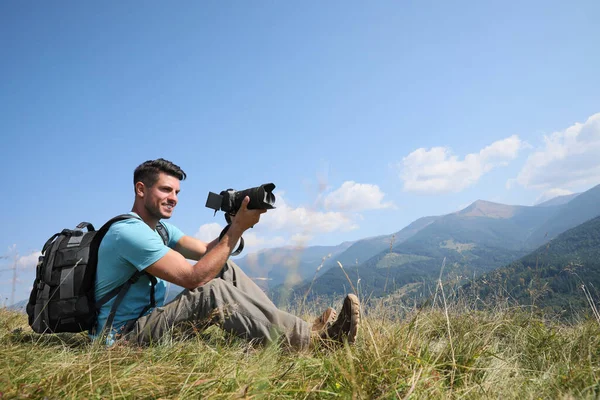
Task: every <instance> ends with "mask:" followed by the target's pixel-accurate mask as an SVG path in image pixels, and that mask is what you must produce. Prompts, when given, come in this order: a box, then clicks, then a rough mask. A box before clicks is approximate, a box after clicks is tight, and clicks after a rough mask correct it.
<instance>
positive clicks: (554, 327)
mask: <svg viewBox="0 0 600 400" xmlns="http://www.w3.org/2000/svg"><path fill="white" fill-rule="evenodd" d="M440 295H442V294H440ZM367 311H368V312H367V313H365V315H364V318H363V321H364V324H363V326H362V330H361V335H360V337H359V340H358V342H357V344H356V345H355V346H353V347H348V346H345V347H341V348H339V349H336V350H333V351H332V350H322V349H315V350H313V351H311V352H309V353H305V354H296V353H289V352H286V351H283V350H281V349H280V348H279V347H278V346H267V347H253V346H251V345H249V344H248V343H246V342H244V341H241V340H238V339H236V338H231V337H229V336H227V335H226V334H224V333H222V332H221V331H219V330H218V329H216V328H210V329H209V330H208V331H206V332H203V333H199V334H198V335H196V336H195V337H194V338H193V339H191V340H186V341H182V340H176V339H175V340H173V341H172V342H171V343H167V344H162V345H156V346H152V347H148V348H139V347H131V346H118V347H113V348H109V349H106V348H104V347H102V346H99V345H98V344H92V343H89V342H88V341H87V338H86V336H85V335H44V336H41V335H37V334H34V333H33V332H32V331H31V330H30V329H29V327H28V326H27V324H26V318H25V316H24V315H22V314H17V313H14V312H10V311H7V310H5V309H1V310H0V370H1V371H2V375H1V377H0V392H1V393H2V394H1V395H0V397H1V398H3V399H4V398H77V399H81V398H169V399H172V398H193V399H196V398H217V399H218V398H274V399H275V398H276V399H281V398H302V399H311V398H361V399H378V398H408V397H410V398H414V399H430V398H502V399H520V400H521V399H538V398H558V399H560V398H564V399H569V398H598V396H600V383H599V381H600V326H599V324H598V323H597V321H596V320H595V319H594V318H590V319H586V320H582V321H580V322H579V323H576V324H572V325H565V324H561V323H559V322H556V321H549V320H544V319H541V318H538V317H533V318H532V316H531V313H529V312H524V311H521V310H520V309H518V308H515V309H501V308H498V309H496V310H494V311H487V312H482V311H476V310H473V309H470V308H469V307H468V306H466V305H464V304H447V306H446V307H445V308H444V307H440V308H425V309H421V310H417V309H412V310H407V311H406V312H405V315H404V316H403V318H401V319H398V318H397V316H395V315H390V309H389V308H387V307H386V306H385V305H383V303H379V305H374V306H373V308H372V309H369V310H367Z"/></svg>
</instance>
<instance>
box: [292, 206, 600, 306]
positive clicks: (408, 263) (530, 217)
mask: <svg viewBox="0 0 600 400" xmlns="http://www.w3.org/2000/svg"><path fill="white" fill-rule="evenodd" d="M583 195H584V194H582V195H581V196H583ZM578 198H579V196H578V197H576V198H575V199H574V200H572V201H575V200H577V199H578ZM584 198H585V197H584ZM569 204H570V203H566V204H563V205H554V206H552V205H545V206H515V205H506V204H499V203H493V202H489V201H484V200H477V201H475V202H473V203H472V204H471V205H469V206H468V207H466V208H464V209H463V210H460V211H458V212H455V213H452V214H448V215H444V216H440V217H435V218H432V219H430V220H428V221H427V224H424V226H422V227H421V229H419V230H417V231H416V232H414V233H413V234H412V235H411V236H409V237H408V238H406V239H405V240H402V241H399V242H398V243H396V244H394V245H393V246H392V248H391V249H390V248H389V247H388V248H386V249H384V250H382V251H381V252H380V253H379V254H377V255H375V256H373V257H371V258H369V259H368V260H366V261H365V262H363V263H362V264H359V265H355V264H354V265H353V264H350V265H347V266H345V270H344V271H343V270H342V269H341V268H339V267H338V268H331V269H329V270H328V271H326V272H325V273H324V274H323V275H322V276H320V277H318V278H317V279H316V280H315V282H312V283H310V284H309V283H305V284H303V285H301V286H300V287H299V288H297V290H299V292H301V293H305V292H306V291H307V290H308V288H309V287H310V288H311V295H315V296H318V295H332V294H334V293H342V292H347V291H348V290H349V288H350V286H351V284H350V282H349V281H351V282H353V283H352V284H353V285H356V284H357V282H359V279H360V284H361V285H362V286H361V287H362V290H364V292H365V293H367V294H369V295H372V296H379V295H383V294H384V293H385V292H388V291H390V290H394V289H398V288H400V287H402V286H403V285H406V284H409V283H414V282H424V281H429V280H432V279H436V278H437V276H438V275H439V272H440V269H441V266H442V263H443V261H444V259H445V260H446V267H445V273H447V274H450V275H452V276H473V274H480V273H484V272H488V271H491V270H493V269H495V268H498V267H501V266H503V265H506V264H508V263H509V262H511V261H514V260H516V259H518V258H520V257H522V256H524V255H526V254H527V253H529V252H530V251H531V250H533V249H534V248H535V247H532V244H531V243H530V242H529V240H530V238H531V236H532V235H533V234H534V233H535V232H537V231H538V230H539V228H540V227H542V226H544V225H545V224H546V223H547V222H548V221H550V220H562V219H561V218H564V217H561V216H562V215H563V214H562V213H563V212H568V210H570V208H568V207H567V206H568V205H569ZM587 208H588V209H590V208H592V207H587ZM415 223H417V221H415ZM411 225H412V224H411ZM573 225H574V224H573ZM573 225H571V226H569V227H572V226H573Z"/></svg>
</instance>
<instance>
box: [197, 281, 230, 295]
mask: <svg viewBox="0 0 600 400" xmlns="http://www.w3.org/2000/svg"><path fill="white" fill-rule="evenodd" d="M226 285H227V282H225V281H224V280H223V279H220V278H214V279H211V280H210V281H208V282H207V283H205V284H204V285H202V286H198V287H197V288H196V289H194V290H191V292H192V293H194V294H195V295H199V296H205V295H210V294H215V293H221V292H222V291H223V290H224V288H225V286H226Z"/></svg>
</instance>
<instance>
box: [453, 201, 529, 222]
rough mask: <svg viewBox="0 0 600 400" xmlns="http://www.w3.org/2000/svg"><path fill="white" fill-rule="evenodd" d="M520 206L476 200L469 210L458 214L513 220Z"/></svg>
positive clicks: (466, 209)
mask: <svg viewBox="0 0 600 400" xmlns="http://www.w3.org/2000/svg"><path fill="white" fill-rule="evenodd" d="M518 208H519V206H509V205H507V204H500V203H493V202H491V201H487V200H476V201H474V202H473V203H471V205H469V206H468V207H467V208H465V209H463V210H460V211H458V212H457V213H456V214H458V215H461V216H465V217H487V218H511V217H512V216H513V215H515V211H516V210H517V209H518Z"/></svg>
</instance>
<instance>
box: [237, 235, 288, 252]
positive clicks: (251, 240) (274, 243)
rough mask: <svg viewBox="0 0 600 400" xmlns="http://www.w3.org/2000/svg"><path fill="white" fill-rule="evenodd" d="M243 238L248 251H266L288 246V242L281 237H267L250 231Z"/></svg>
mask: <svg viewBox="0 0 600 400" xmlns="http://www.w3.org/2000/svg"><path fill="white" fill-rule="evenodd" d="M243 238H244V248H245V249H246V250H248V251H254V250H259V249H264V248H267V247H278V246H283V245H285V244H286V240H285V239H284V238H283V237H281V236H275V237H266V236H261V235H260V234H257V233H254V232H250V231H249V230H248V231H246V232H244V235H243ZM246 250H244V251H246Z"/></svg>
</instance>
